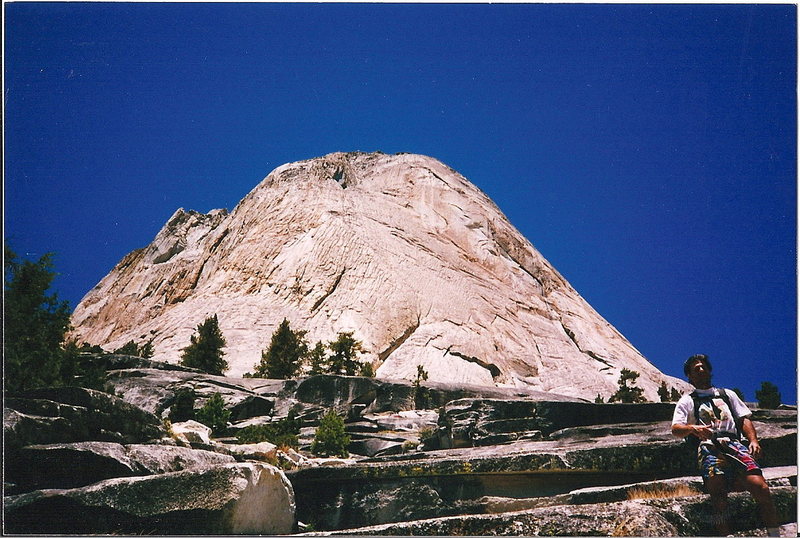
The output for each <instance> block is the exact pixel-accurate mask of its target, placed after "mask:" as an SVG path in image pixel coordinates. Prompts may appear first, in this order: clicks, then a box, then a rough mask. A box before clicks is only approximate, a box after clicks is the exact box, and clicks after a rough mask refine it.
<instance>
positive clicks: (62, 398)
mask: <svg viewBox="0 0 800 538" xmlns="http://www.w3.org/2000/svg"><path fill="white" fill-rule="evenodd" d="M4 404H5V408H4V410H3V434H4V441H5V447H6V450H7V451H8V450H16V449H18V448H21V447H23V446H26V445H33V444H50V443H70V442H77V441H111V442H120V443H140V442H145V441H149V440H152V439H159V438H161V437H163V436H165V435H166V430H165V429H164V427H163V425H162V423H161V420H160V419H159V418H158V417H156V416H155V415H153V414H152V413H148V412H147V411H145V410H143V409H140V408H139V407H136V406H134V405H131V404H130V403H127V402H125V401H123V400H121V399H120V398H117V397H115V396H112V395H110V394H106V393H104V392H100V391H96V390H91V389H85V388H79V387H61V388H49V389H38V390H34V391H29V392H26V393H24V394H22V395H21V396H20V397H15V398H6V400H5V402H4Z"/></svg>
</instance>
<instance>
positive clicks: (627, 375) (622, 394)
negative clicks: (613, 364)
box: [608, 368, 647, 403]
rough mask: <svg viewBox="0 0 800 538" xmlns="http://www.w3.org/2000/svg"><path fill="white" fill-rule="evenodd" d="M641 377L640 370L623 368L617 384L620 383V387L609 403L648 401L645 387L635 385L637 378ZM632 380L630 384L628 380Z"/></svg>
mask: <svg viewBox="0 0 800 538" xmlns="http://www.w3.org/2000/svg"><path fill="white" fill-rule="evenodd" d="M638 378H639V372H634V371H633V370H628V369H627V368H623V369H622V370H621V371H620V373H619V380H618V381H617V385H619V389H617V392H615V393H614V394H613V395H612V396H611V398H609V399H608V401H609V403H613V402H622V403H641V402H646V401H647V400H646V399H645V397H644V396H643V393H644V389H643V388H641V387H635V386H634V384H635V383H636V380H637V379H638ZM629 381H630V383H631V384H630V385H628V382H629Z"/></svg>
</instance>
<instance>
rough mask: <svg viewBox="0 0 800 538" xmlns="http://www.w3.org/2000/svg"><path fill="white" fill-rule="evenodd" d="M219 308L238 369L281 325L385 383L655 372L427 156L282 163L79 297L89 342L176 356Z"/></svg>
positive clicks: (476, 195) (580, 386) (563, 385)
mask: <svg viewBox="0 0 800 538" xmlns="http://www.w3.org/2000/svg"><path fill="white" fill-rule="evenodd" d="M212 314H217V315H218V318H219V323H220V326H221V329H222V331H223V333H224V335H225V337H226V339H227V342H228V347H227V349H226V353H227V355H226V358H227V360H228V361H229V363H230V370H229V372H228V373H229V374H230V375H231V376H241V375H242V374H244V373H245V372H248V371H252V370H253V369H254V366H255V365H256V364H257V363H258V361H259V359H260V354H261V351H262V350H263V349H265V348H266V347H267V345H268V344H269V340H270V337H271V335H272V333H273V332H274V331H275V329H276V328H277V326H278V324H280V323H281V321H282V320H283V319H284V318H286V319H288V320H289V321H290V322H291V324H292V327H293V328H296V329H302V330H307V331H308V338H309V339H310V340H311V341H312V342H314V341H317V340H320V341H331V340H334V339H335V338H336V335H337V333H339V332H342V331H353V332H354V335H355V338H357V339H358V340H360V341H362V342H363V343H364V349H365V350H366V352H367V353H366V355H365V356H364V360H365V361H369V362H371V363H372V364H373V366H374V367H375V368H376V370H377V376H378V377H379V378H383V379H406V380H413V379H414V378H415V376H416V373H417V367H418V366H422V367H424V369H425V370H426V371H427V372H428V374H429V379H430V380H431V381H442V382H448V383H460V384H477V385H484V386H495V385H502V386H508V387H529V388H531V389H535V390H539V391H544V392H549V393H553V394H563V395H568V396H577V397H581V398H585V399H594V398H595V396H596V395H597V394H600V395H602V396H603V397H605V398H607V397H608V396H609V395H610V394H612V393H613V392H615V391H616V389H617V380H618V378H619V374H620V371H621V370H622V369H623V368H628V369H630V370H634V371H636V372H639V373H640V374H641V377H640V378H639V380H638V384H639V386H640V387H641V388H643V389H644V392H645V396H646V397H647V398H648V399H649V400H650V401H658V396H657V389H658V387H659V386H660V385H661V383H662V382H666V383H667V385H668V387H669V388H672V387H675V388H677V389H678V390H681V391H682V390H683V389H684V388H686V385H685V384H684V383H683V382H682V381H680V380H677V379H674V378H669V377H666V376H664V375H663V374H662V373H661V372H659V371H658V370H657V369H656V368H655V367H654V366H653V365H652V364H650V363H649V362H648V361H647V360H646V359H645V358H644V357H642V355H641V354H640V353H639V352H638V351H637V350H636V349H635V348H634V347H633V346H632V345H631V344H630V343H629V342H628V341H627V340H626V339H625V338H624V337H623V336H622V335H621V334H620V333H619V332H618V331H616V330H615V329H614V328H613V327H612V326H611V325H610V324H609V323H608V322H607V321H605V320H604V319H603V318H602V317H601V316H600V315H599V314H598V313H597V312H595V310H594V309H592V307H591V306H590V305H589V304H587V303H586V301H585V300H584V299H583V298H582V297H581V296H580V295H579V294H578V293H577V292H576V291H575V290H574V289H573V288H572V287H571V286H570V285H569V283H567V282H566V280H565V279H564V278H563V277H562V276H561V275H560V274H559V273H558V272H557V271H556V270H555V269H554V268H553V267H552V266H551V265H550V264H549V263H548V262H547V261H546V260H545V259H544V258H543V257H542V256H541V254H540V253H539V252H538V251H537V250H536V249H535V248H534V247H533V246H532V245H531V243H530V242H528V241H527V240H526V239H525V238H524V237H523V236H521V235H520V233H519V232H518V231H517V230H516V229H515V228H514V227H513V226H512V225H511V223H510V222H509V221H508V220H507V219H506V218H505V216H504V215H503V214H502V213H501V212H500V210H499V209H498V208H497V207H496V206H495V205H494V204H493V203H492V201H491V200H490V199H489V198H488V197H487V196H486V195H485V194H484V193H483V192H481V191H480V190H479V189H478V188H476V187H475V186H474V185H473V184H472V183H470V182H469V181H467V180H466V179H465V178H464V177H462V176H461V175H460V174H458V173H456V172H455V171H453V170H452V169H450V168H448V167H447V166H445V165H444V164H442V163H440V162H438V161H436V160H435V159H432V158H429V157H424V156H420V155H410V154H401V155H394V156H390V155H384V154H381V153H374V154H364V153H334V154H330V155H326V156H325V157H321V158H317V159H311V160H308V161H302V162H297V163H291V164H287V165H284V166H281V167H279V168H277V169H276V170H274V171H273V172H272V173H270V174H269V175H268V176H267V177H266V178H265V179H264V180H263V181H262V182H261V183H260V184H259V185H258V186H257V187H256V188H255V189H253V191H252V192H250V193H249V194H248V195H247V196H246V197H245V198H244V199H243V200H242V201H241V202H240V203H239V204H238V206H237V207H236V208H235V209H234V210H233V211H232V212H230V213H227V212H226V211H223V210H216V211H212V212H211V213H209V214H207V215H204V214H200V213H196V212H193V211H184V210H182V209H181V210H178V211H177V212H176V213H175V214H174V215H173V216H172V217H171V218H170V219H169V220H168V222H167V224H166V225H165V226H164V228H163V229H162V230H161V231H160V232H158V234H157V235H156V237H155V239H154V240H153V243H151V244H150V245H149V246H147V247H145V248H143V249H140V250H136V251H134V252H131V253H130V254H129V255H127V256H126V257H125V258H124V259H123V260H122V261H120V263H119V264H118V265H117V266H116V267H115V268H114V269H113V270H112V271H111V273H109V274H108V275H107V276H106V277H105V278H103V280H102V281H101V282H100V283H99V284H98V285H97V286H96V287H95V288H94V289H93V290H91V291H90V292H89V293H88V294H87V295H86V296H85V297H84V299H83V300H82V301H81V303H80V304H79V305H78V307H77V308H76V310H75V312H74V314H73V317H72V323H73V325H74V326H75V335H74V336H76V337H77V338H79V339H80V340H81V341H87V342H89V343H92V344H99V345H102V346H104V347H106V348H108V349H115V348H117V347H119V346H121V345H123V344H124V343H126V342H127V341H129V340H135V341H137V342H144V341H149V340H152V341H153V344H154V346H155V348H156V349H157V351H158V352H159V355H160V356H162V357H165V358H166V359H167V360H168V361H169V362H173V363H176V362H177V361H178V360H179V356H180V350H181V349H182V348H183V347H185V346H186V345H188V343H189V339H190V336H191V335H192V333H193V331H194V330H195V328H196V327H197V325H198V324H200V323H201V322H202V321H203V320H204V319H205V318H206V317H207V316H210V315H212Z"/></svg>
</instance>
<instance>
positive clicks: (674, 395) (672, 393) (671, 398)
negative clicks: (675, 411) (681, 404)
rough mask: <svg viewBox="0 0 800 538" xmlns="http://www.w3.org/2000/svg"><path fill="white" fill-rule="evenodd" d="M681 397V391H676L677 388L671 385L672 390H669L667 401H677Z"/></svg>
mask: <svg viewBox="0 0 800 538" xmlns="http://www.w3.org/2000/svg"><path fill="white" fill-rule="evenodd" d="M680 399H681V393H680V392H678V389H676V388H675V387H672V390H670V391H669V401H671V402H677V401H678V400H680Z"/></svg>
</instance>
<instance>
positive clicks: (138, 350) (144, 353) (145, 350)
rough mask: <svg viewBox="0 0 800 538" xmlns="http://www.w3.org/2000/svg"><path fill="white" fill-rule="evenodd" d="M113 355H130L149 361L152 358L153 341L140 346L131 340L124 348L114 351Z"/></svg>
mask: <svg viewBox="0 0 800 538" xmlns="http://www.w3.org/2000/svg"><path fill="white" fill-rule="evenodd" d="M114 353H118V354H120V355H132V356H134V357H141V358H143V359H149V358H151V357H152V356H153V353H154V349H153V341H152V340H150V341H149V342H146V343H144V344H142V345H141V346H140V345H139V344H137V343H136V342H134V341H133V340H129V341H128V342H127V343H126V344H125V345H124V346H122V347H120V348H117V349H115V350H114Z"/></svg>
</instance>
